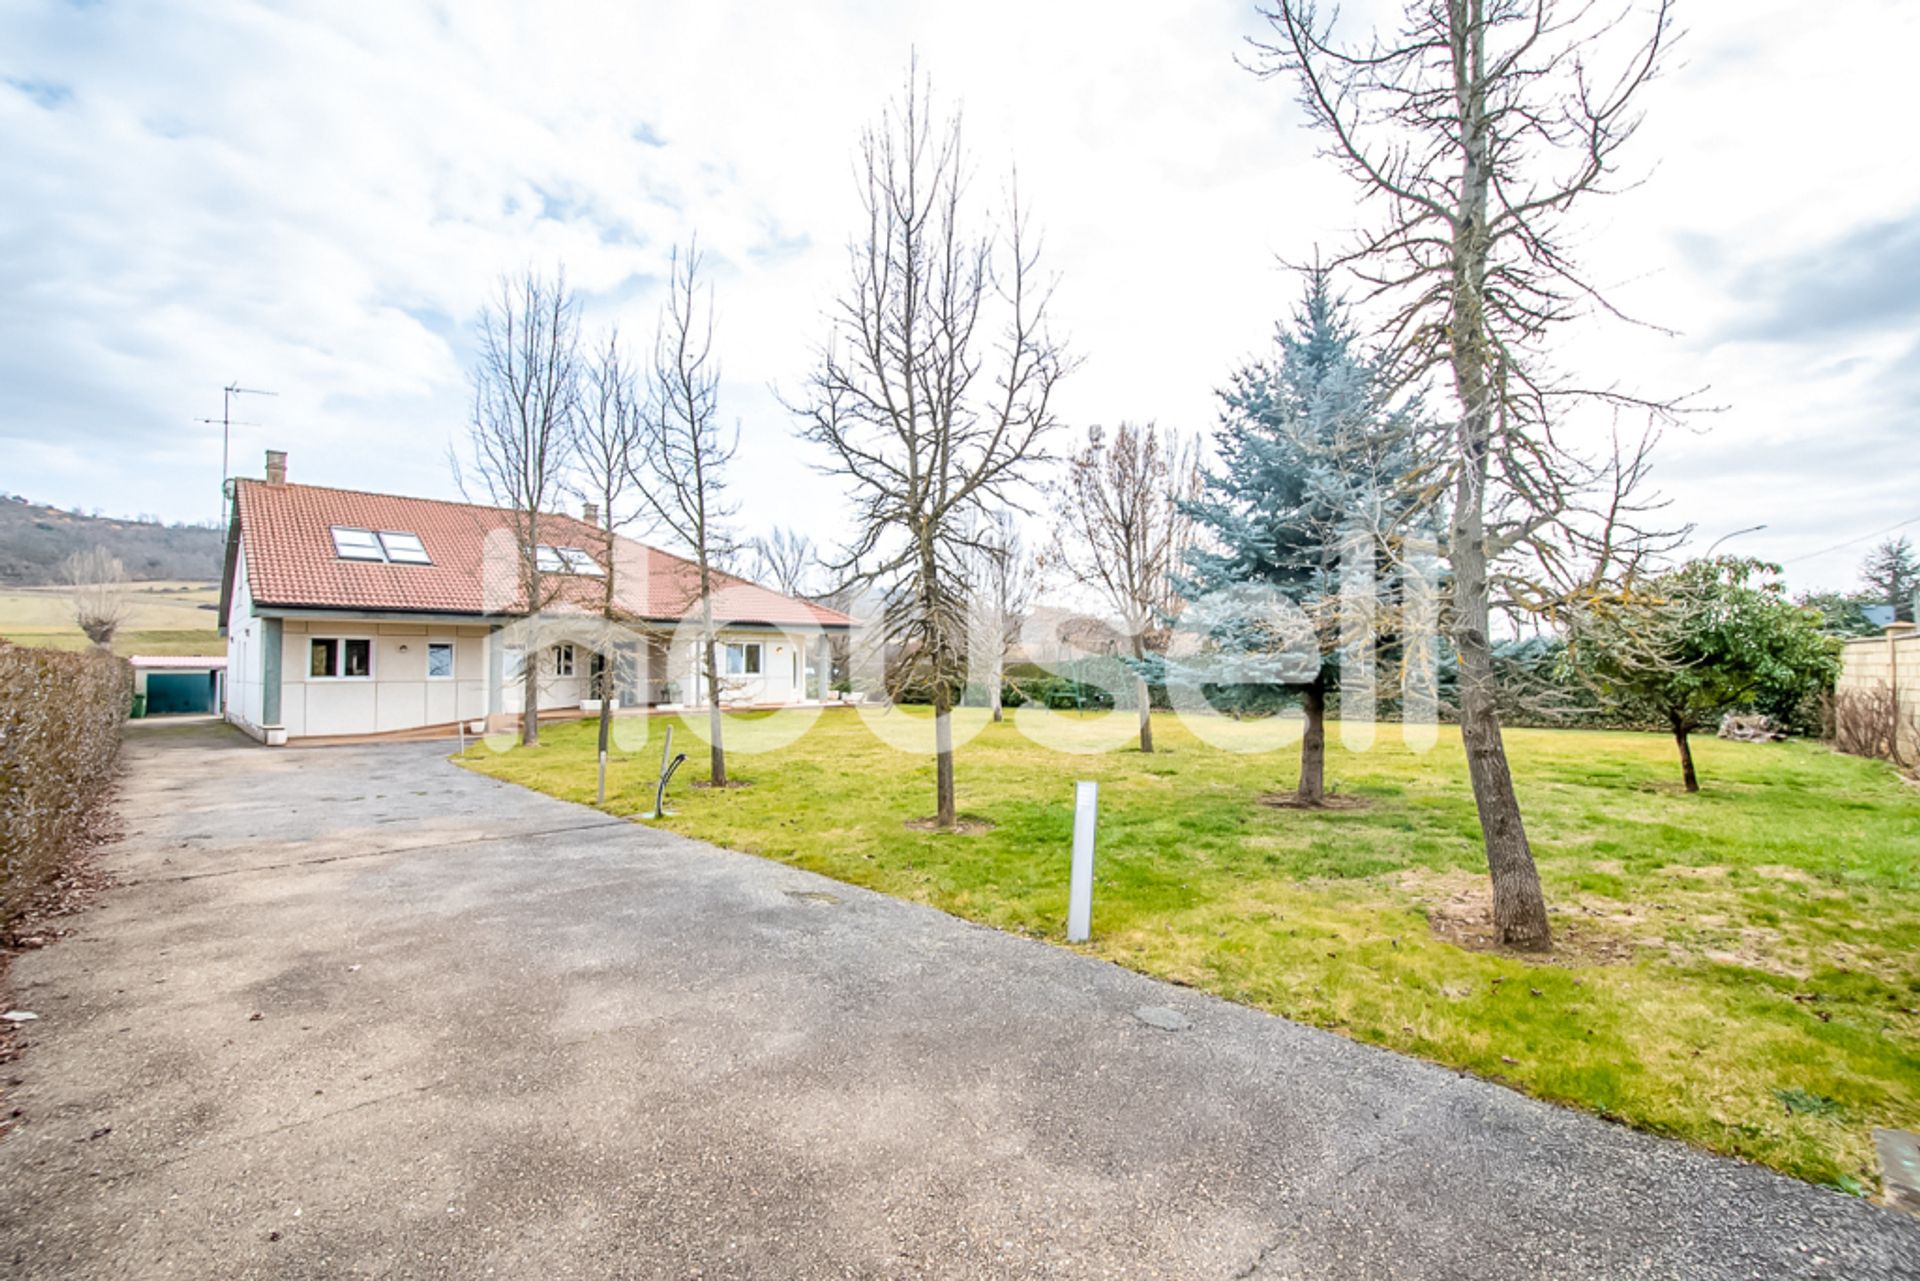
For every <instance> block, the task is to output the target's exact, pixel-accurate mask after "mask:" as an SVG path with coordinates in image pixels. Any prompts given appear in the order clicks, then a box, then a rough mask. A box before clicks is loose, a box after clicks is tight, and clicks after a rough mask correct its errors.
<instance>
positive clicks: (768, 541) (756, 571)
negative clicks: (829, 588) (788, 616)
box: [747, 526, 820, 597]
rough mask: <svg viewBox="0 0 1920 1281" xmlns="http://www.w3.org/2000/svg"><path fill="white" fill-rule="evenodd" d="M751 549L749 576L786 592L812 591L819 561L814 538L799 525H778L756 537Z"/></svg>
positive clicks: (803, 593) (799, 594)
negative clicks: (798, 526) (800, 528)
mask: <svg viewBox="0 0 1920 1281" xmlns="http://www.w3.org/2000/svg"><path fill="white" fill-rule="evenodd" d="M749 550H750V552H751V553H752V560H751V563H750V564H749V566H748V571H747V576H748V577H749V578H751V579H753V580H754V581H755V582H757V583H760V584H761V585H762V586H766V587H771V588H773V589H774V590H775V591H778V592H780V593H782V594H783V595H786V596H794V597H804V596H809V595H811V594H812V591H811V589H812V588H814V586H815V583H814V575H815V571H816V570H817V569H818V567H819V564H820V556H819V553H818V551H817V550H816V549H815V547H814V545H813V539H811V538H809V537H807V536H806V535H805V534H803V533H801V532H800V531H799V530H797V529H788V528H786V527H785V526H778V527H776V528H775V529H774V531H773V532H772V533H770V534H764V535H761V536H760V537H757V538H755V539H754V540H753V543H752V545H751V547H750V548H749Z"/></svg>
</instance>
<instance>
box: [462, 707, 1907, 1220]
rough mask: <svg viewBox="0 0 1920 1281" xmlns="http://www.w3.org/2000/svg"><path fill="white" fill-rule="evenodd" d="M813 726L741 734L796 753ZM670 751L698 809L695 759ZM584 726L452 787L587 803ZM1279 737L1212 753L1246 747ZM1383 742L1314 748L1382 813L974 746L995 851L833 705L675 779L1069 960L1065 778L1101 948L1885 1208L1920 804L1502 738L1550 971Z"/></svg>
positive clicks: (746, 726)
mask: <svg viewBox="0 0 1920 1281" xmlns="http://www.w3.org/2000/svg"><path fill="white" fill-rule="evenodd" d="M801 715H804V714H799V713H791V712H784V713H779V714H776V715H774V716H772V717H763V718H759V719H753V720H749V719H747V718H743V717H742V718H730V719H731V720H732V721H733V724H732V726H731V727H730V730H729V732H730V733H732V734H734V735H735V737H736V738H737V739H738V740H740V741H741V745H742V746H744V745H745V740H746V739H748V738H749V737H752V738H756V739H777V738H780V737H790V736H791V733H790V731H794V730H797V729H798V728H799V726H800V722H798V721H796V720H795V719H794V718H795V717H796V716H801ZM889 717H890V718H891V719H890V720H888V721H886V722H884V723H886V724H891V725H894V726H905V725H908V724H911V723H912V720H911V718H910V717H908V716H907V714H906V713H903V712H899V711H895V712H893V713H890V714H889ZM1051 723H1052V724H1053V726H1054V727H1055V729H1056V731H1058V732H1062V733H1067V734H1072V733H1074V732H1075V723H1074V721H1073V718H1071V717H1056V718H1055V719H1054V720H1053V721H1052V722H1051ZM620 724H621V729H622V733H623V736H625V737H627V738H628V739H629V743H628V747H629V749H630V755H629V754H622V755H621V756H620V758H619V759H618V760H616V762H615V765H614V768H613V775H612V777H613V784H612V786H611V787H610V796H611V799H610V801H609V803H608V806H607V808H608V809H609V810H610V811H611V812H614V813H620V814H631V813H634V812H637V811H639V810H643V809H646V808H648V806H649V805H650V804H651V800H652V778H653V775H654V773H655V770H656V768H657V763H658V753H659V738H658V734H659V733H660V731H661V729H662V728H663V727H664V725H665V724H666V722H665V721H663V720H656V721H654V722H652V723H651V725H650V726H648V725H647V723H646V722H643V721H641V720H640V719H639V718H625V719H623V720H622V721H621V723H620ZM675 726H676V727H675V737H676V740H677V742H678V743H679V744H680V745H681V746H683V747H684V748H685V750H687V751H688V753H689V756H690V758H691V759H690V761H689V765H688V767H687V769H688V770H689V771H691V773H692V775H693V778H694V779H695V780H698V779H700V778H702V777H703V776H704V774H705V760H706V753H705V748H704V745H703V744H702V743H701V742H700V741H699V740H697V739H696V738H694V736H693V733H692V731H691V728H690V727H689V726H687V725H685V724H682V723H679V722H676V723H675ZM593 728H594V727H593V726H592V725H591V724H589V723H574V724H568V725H563V726H558V727H551V728H548V729H546V730H543V732H542V737H543V740H544V741H543V742H542V744H541V745H540V746H539V747H537V748H532V749H519V748H516V749H514V750H511V751H504V752H495V751H493V750H492V749H490V748H485V747H475V748H474V749H472V751H471V752H470V753H469V759H468V762H467V763H468V764H469V765H470V766H471V767H472V768H474V769H478V770H481V771H484V772H486V773H489V774H493V775H496V776H498V777H500V778H505V779H510V780H513V781H515V782H519V783H523V784H526V785H528V786H531V787H535V788H539V789H540V790H542V791H545V792H550V793H552V794H554V795H556V796H561V797H565V798H568V799H571V800H583V801H591V800H592V797H593V772H594V771H593ZM645 728H650V729H651V731H652V733H653V734H654V735H655V737H654V738H653V740H652V742H651V743H649V744H646V745H644V746H643V745H640V744H637V743H633V742H632V741H631V740H632V738H633V736H634V735H636V734H638V733H640V732H643V729H645ZM1098 728H1099V725H1098V722H1097V721H1094V720H1093V719H1092V718H1089V721H1088V722H1087V724H1086V725H1085V727H1084V732H1085V733H1086V734H1087V735H1088V741H1087V743H1086V744H1084V745H1085V746H1089V747H1090V746H1093V745H1094V742H1093V738H1092V735H1093V734H1094V733H1095V732H1096V731H1097V730H1098ZM1274 731H1275V726H1274V723H1272V722H1268V723H1265V724H1259V723H1245V724H1235V723H1233V722H1229V721H1219V722H1214V723H1213V726H1212V730H1211V731H1210V733H1211V735H1212V736H1213V737H1215V738H1216V739H1218V738H1219V737H1221V736H1227V737H1228V738H1230V739H1233V740H1234V741H1235V742H1237V743H1240V744H1241V745H1243V746H1246V747H1253V746H1257V745H1258V744H1259V743H1260V742H1261V741H1262V739H1261V736H1263V735H1270V734H1272V733H1273V732H1274ZM1376 732H1377V738H1378V742H1377V743H1376V745H1375V746H1374V747H1373V748H1372V749H1371V750H1368V751H1365V752H1354V751H1349V750H1346V749H1344V748H1342V747H1340V746H1339V738H1340V735H1339V734H1338V732H1335V733H1333V734H1332V738H1333V739H1334V742H1333V743H1331V744H1330V745H1329V762H1328V774H1329V778H1330V779H1331V780H1332V781H1333V783H1334V785H1335V786H1336V787H1338V788H1339V790H1340V791H1342V792H1343V793H1346V794H1349V795H1351V796H1354V797H1358V798H1362V799H1364V800H1365V801H1366V802H1367V803H1368V804H1367V807H1366V808H1364V809H1361V810H1351V811H1345V812H1319V813H1302V812H1297V811H1289V810H1283V809H1275V808H1272V807H1269V806H1265V805H1262V804H1261V803H1260V797H1261V795H1262V794H1263V793H1266V792H1270V791H1274V790H1284V789H1287V788H1290V787H1291V785H1292V783H1293V779H1294V774H1295V768H1296V757H1295V754H1294V752H1295V749H1293V748H1292V747H1287V746H1281V747H1278V748H1273V749H1271V750H1267V751H1264V752H1246V751H1237V750H1225V749H1223V748H1221V747H1219V746H1209V745H1206V744H1203V743H1202V742H1200V741H1199V740H1198V739H1196V738H1195V737H1194V735H1193V734H1191V733H1190V732H1188V730H1187V729H1186V728H1184V727H1183V726H1182V725H1181V724H1180V723H1179V722H1178V721H1177V720H1174V719H1173V718H1171V717H1161V718H1158V719H1157V721H1156V727H1155V734H1156V737H1157V738H1158V740H1159V743H1160V745H1161V748H1162V750H1161V751H1159V752H1157V753H1155V754H1154V755H1152V756H1142V755H1141V754H1140V753H1139V752H1138V751H1135V750H1127V749H1120V750H1108V751H1104V752H1100V753H1097V754H1073V753H1068V752H1062V751H1057V750H1052V749H1048V748H1042V747H1040V746H1037V745H1036V744H1035V743H1033V742H1032V741H1030V740H1029V739H1028V738H1027V737H1025V736H1024V735H1022V734H1021V733H1019V732H1018V731H1017V730H1016V729H1015V727H1014V726H1013V725H1012V724H1003V725H988V726H985V727H984V728H983V729H982V730H981V732H980V733H979V735H978V736H977V737H975V738H973V739H972V740H971V741H970V742H968V743H967V744H966V745H965V746H964V747H963V748H961V750H960V753H959V760H958V766H957V770H958V778H959V790H960V805H961V809H962V810H963V811H964V812H965V813H966V814H969V815H973V816H977V817H979V818H983V819H987V820H990V821H991V823H992V824H993V825H994V826H993V827H992V828H991V829H990V830H987V831H984V832H978V833H974V834H969V835H940V834H933V833H927V832H920V831H913V830H909V829H908V828H907V827H906V826H905V823H906V822H907V821H908V820H911V819H915V818H920V817H923V816H925V815H927V814H929V813H930V812H931V810H932V790H933V782H932V780H933V765H932V761H931V759H930V758H929V757H925V756H919V755H914V754H910V753H908V752H905V751H902V750H900V749H898V748H894V747H890V746H887V745H885V744H884V743H882V742H881V741H880V739H879V738H877V737H876V736H875V734H874V733H873V732H872V731H871V730H870V729H869V728H868V727H867V726H866V725H864V724H862V723H861V721H860V719H859V718H858V717H857V716H856V715H855V714H854V713H852V712H848V711H845V710H834V711H830V712H827V713H825V714H823V715H821V716H820V717H819V720H818V723H816V724H814V725H813V726H812V727H811V728H810V729H808V730H806V732H805V733H804V734H802V735H800V736H799V737H798V738H797V740H796V741H794V742H792V743H790V744H788V745H786V746H772V745H771V744H765V745H766V746H768V750H765V751H758V752H752V753H749V752H746V751H740V750H736V751H735V752H734V753H733V755H732V756H731V758H730V768H731V770H732V772H733V773H734V775H735V776H736V777H738V778H741V779H745V780H747V781H748V782H749V783H750V786H746V787H742V788H737V789H730V790H721V791H710V790H707V789H703V788H693V787H689V786H687V785H686V782H685V781H684V778H685V776H684V775H683V776H682V779H677V780H676V781H675V785H674V789H673V793H672V798H671V802H670V803H671V805H672V806H673V807H674V808H676V809H677V810H678V813H677V814H676V815H675V816H674V817H673V818H671V819H669V820H667V821H666V825H667V826H669V827H671V828H672V829H674V830H676V831H680V832H685V833H688V834H690V835H694V836H700V837H704V838H706V839H708V840H712V841H715V842H717V843H719V844H723V845H728V846H731V847H733V848H735V849H740V850H747V851H750V852H752V853H755V854H759V855H762V856H764V857H767V858H771V859H777V860H780V861H782V862H787V863H792V864H795V865H796V866H800V867H805V868H809V869H811V870H814V871H817V872H822V873H824V874H826V875H828V876H832V877H836V878H838V879H840V880H843V881H848V882H852V883H854V884H858V885H865V886H870V887H872V888H874V889H877V890H880V891H883V892H885V893H888V894H893V895H896V896H898V897H901V898H907V899H914V900H917V901H919V902H923V903H928V904H931V905H933V906H935V907H938V908H942V909H944V910H946V911H949V912H952V913H954V914H956V915H958V916H963V917H966V918H968V919H970V920H975V921H981V922H984V923H986V924H988V925H992V926H996V927H998V928H1000V929H1005V930H1011V931H1015V932H1018V933H1023V934H1029V935H1034V936H1037V937H1040V938H1046V939H1049V940H1052V941H1054V942H1061V943H1062V944H1063V945H1064V942H1063V939H1064V921H1065V917H1066V893H1067V859H1068V853H1067V851H1068V843H1069V834H1070V831H1071V827H1072V817H1071V812H1070V811H1071V799H1072V782H1073V780H1075V779H1078V778H1091V779H1098V780H1099V781H1100V783H1101V806H1100V833H1099V855H1098V872H1097V875H1096V879H1095V886H1096V888H1095V897H1094V939H1093V942H1092V943H1091V944H1090V945H1087V947H1086V950H1088V951H1090V952H1092V953H1094V954H1096V955H1099V956H1103V957H1106V958H1108V959H1110V960H1112V961H1115V962H1117V963H1119V964H1121V965H1125V966H1128V967H1130V968H1133V969H1136V970H1139V971H1142V972H1144V973H1147V974H1153V975H1157V976H1159V977H1162V978H1166V979H1171V980H1173V981H1175V982H1179V983H1185V984H1190V985H1192V986H1195V987H1199V988H1204V989H1206V990H1208V991H1211V992H1215V993H1218V994H1219V995H1221V996H1224V997H1227V998H1229V999H1231V1000H1235V1001H1241V1002H1245V1003H1247V1004H1250V1005H1257V1006H1259V1007H1261V1008H1263V1009H1267V1010H1271V1011H1273V1012H1274V1013H1277V1014H1284V1015H1286V1016H1288V1017H1290V1018H1294V1019H1298V1020H1301V1021H1304V1022H1307V1023H1313V1024H1316V1025H1319V1026H1321V1027H1326V1028H1331V1029H1334V1030H1335V1031H1338V1032H1340V1033H1341V1034H1343V1035H1346V1036H1351V1037H1354V1038H1357V1039H1359V1040H1363V1041H1369V1042H1372V1043H1375V1044H1378V1045H1385V1046H1390V1047H1392V1048H1394V1049H1396V1050H1402V1051H1405V1052H1407V1053H1410V1054H1417V1055H1420V1056H1422V1057H1425V1058H1429V1059H1433V1060H1435V1061H1437V1062H1441V1063H1445V1064H1448V1065H1450V1066H1453V1067H1458V1068H1463V1069H1466V1070H1468V1071H1471V1072H1475V1073H1478V1074H1480V1075H1482V1076H1486V1077H1491V1078H1494V1079H1497V1080H1501V1081H1505V1082H1507V1083H1509V1084H1511V1085H1513V1086H1514V1087H1515V1088H1518V1089H1521V1090H1525V1091H1527V1092H1528V1093H1531V1094H1535V1095H1538V1096H1540V1097H1542V1098H1547V1099H1553V1100H1557V1101H1560V1102H1564V1103H1568V1104H1572V1105H1574V1106H1577V1107H1582V1108H1586V1109H1588V1110H1590V1111H1593V1112H1597V1113H1600V1114H1601V1115H1603V1116H1608V1117H1612V1118H1616V1119H1618V1120H1621V1121H1625V1122H1627V1123H1629V1124H1632V1125H1635V1126H1639V1127H1641V1128H1643V1129H1647V1130H1651V1131H1654V1132H1656V1133H1660V1134H1668V1135H1673V1136H1677V1137H1680V1138H1684V1139H1687V1140H1690V1141H1692V1142H1695V1143H1698V1144H1701V1145H1703V1146H1705V1147H1708V1148H1711V1149H1713V1150H1715V1151H1719V1152H1725V1153H1730V1154H1734V1155H1737V1156H1742V1157H1748V1158H1751V1159H1753V1160H1756V1161H1761V1162H1764V1163H1766V1164H1768V1165H1771V1166H1774V1167H1776V1168H1778V1169H1781V1170H1784V1171H1787V1172H1788V1173H1791V1174H1795V1175H1798V1176H1800V1177H1802V1178H1805V1179H1809V1180H1813V1181H1815V1182H1823V1183H1836V1184H1838V1185H1840V1186H1842V1187H1849V1188H1856V1189H1858V1188H1865V1189H1871V1188H1872V1187H1874V1186H1875V1185H1876V1184H1877V1181H1878V1176H1877V1172H1876V1167H1875V1163H1874V1157H1873V1148H1872V1131H1873V1129H1874V1128H1875V1127H1876V1126H1893V1127H1898V1128H1906V1129H1913V1128H1920V790H1916V789H1914V788H1913V787H1911V786H1909V785H1908V784H1905V783H1902V782H1901V781H1900V780H1899V779H1898V778H1896V777H1895V775H1894V774H1893V772H1892V771H1891V770H1890V769H1889V768H1888V767H1886V766H1884V765H1881V764H1878V763H1875V762H1870V761H1865V760H1857V759H1854V758H1851V757H1844V756H1836V755H1834V754H1833V753H1831V752H1829V751H1827V750H1826V749H1825V748H1823V747H1820V746H1817V745H1815V744H1811V743H1798V742H1796V743H1787V744H1779V745H1771V746H1752V745H1745V744H1734V743H1722V742H1719V741H1717V740H1712V739H1708V740H1706V741H1702V742H1700V743H1699V744H1698V745H1697V747H1696V752H1697V755H1698V759H1699V763H1700V768H1701V774H1702V780H1703V785H1704V787H1705V791H1704V792H1703V793H1702V794H1700V795H1698V796H1691V797H1690V796H1687V795H1685V794H1684V793H1683V792H1682V791H1681V790H1680V788H1679V771H1678V769H1677V767H1676V765H1675V761H1674V754H1673V746H1672V743H1671V742H1670V741H1668V740H1667V739H1665V738H1663V737H1658V736H1651V735H1637V734H1617V733H1581V732H1564V731H1540V730H1518V731H1510V732H1509V735H1508V744H1509V747H1510V751H1511V755H1512V758H1513V765H1514V770H1515V773H1516V775H1517V777H1518V780H1519V788H1520V793H1521V802H1522V805H1523V806H1524V808H1525V810H1526V814H1527V818H1528V822H1529V827H1530V831H1531V834H1532V836H1533V839H1534V842H1535V848H1536V851H1537V854H1538V857H1539V862H1540V872H1541V877H1542V879H1543V881H1544V882H1545V885H1546V892H1547V897H1548V901H1549V904H1550V906H1551V908H1552V911H1553V919H1554V927H1555V931H1556V936H1557V941H1558V949H1557V953H1556V955H1555V957H1554V958H1553V959H1552V960H1551V961H1550V962H1546V963H1540V962H1534V961H1528V960H1524V959H1520V958H1516V957H1513V956H1508V955H1501V954H1497V953H1493V952H1489V951H1486V950H1484V945H1483V944H1482V943H1480V942H1479V941H1478V940H1479V939H1480V937H1481V936H1482V934H1483V932H1484V929H1485V916H1486V906H1487V903H1486V899H1487V893H1486V888H1485V869H1484V863H1483V861H1482V855H1481V850H1480V845H1479V833H1478V828H1477V825H1476V821H1475V817H1474V808H1473V800H1472V796H1471V794H1470V793H1469V791H1468V789H1467V785H1466V769H1465V764H1464V761H1463V759H1462V756H1461V752H1460V745H1459V739H1458V736H1457V735H1456V734H1455V733H1454V732H1453V731H1452V730H1451V729H1448V728H1443V729H1442V730H1441V731H1440V738H1439V743H1438V745H1437V746H1435V747H1434V748H1433V749H1432V750H1430V751H1427V752H1424V753H1419V752H1414V751H1411V750H1409V748H1408V747H1407V746H1406V745H1405V744H1404V743H1403V741H1402V738H1401V735H1400V731H1399V727H1397V726H1393V725H1381V726H1378V727H1377V731H1376Z"/></svg>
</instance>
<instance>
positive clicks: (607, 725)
mask: <svg viewBox="0 0 1920 1281" xmlns="http://www.w3.org/2000/svg"><path fill="white" fill-rule="evenodd" d="M641 408H642V405H641V400H640V393H639V389H638V388H637V387H636V386H635V383H634V373H633V369H632V368H631V366H630V365H629V364H628V362H627V357H626V352H625V350H624V349H623V348H622V347H621V345H620V331H619V330H618V329H617V328H614V329H609V330H608V331H607V334H606V341H605V344H604V345H602V346H599V347H597V348H596V349H595V350H594V352H593V354H592V355H591V356H590V357H588V359H587V361H586V371H585V377H584V380H583V386H582V390H581V400H580V410H579V412H578V413H577V414H576V415H575V416H574V423H573V454H574V457H575V458H576V459H577V460H578V465H579V472H580V476H579V480H580V485H579V488H580V492H581V494H582V495H583V497H584V498H585V499H586V501H587V503H588V504H589V511H588V518H589V519H588V523H590V524H596V525H597V532H598V533H599V534H601V536H602V537H601V540H600V546H599V548H598V551H599V553H600V557H599V559H600V564H601V568H602V572H603V575H604V576H603V578H602V579H601V583H600V588H601V595H600V616H601V617H602V618H603V619H605V620H606V621H608V622H612V621H613V616H614V601H615V600H616V599H617V591H618V584H617V579H618V576H619V572H620V565H619V557H618V556H616V555H615V549H616V546H617V544H616V542H615V539H616V538H617V536H618V534H619V532H620V530H621V529H622V528H624V527H625V526H627V525H629V524H631V523H632V522H633V520H634V519H635V515H636V513H635V512H634V510H633V507H632V504H631V503H630V502H629V501H628V494H629V492H630V491H631V489H632V488H633V467H634V461H635V457H636V455H638V454H639V452H640V450H641V448H642V446H643V444H644V441H643V437H642V428H641ZM610 631H611V629H609V633H610ZM597 661H598V663H599V670H598V671H597V672H595V673H594V682H593V696H594V697H595V698H597V699H599V700H600V757H599V763H600V772H599V783H598V787H597V792H596V795H597V798H598V800H599V801H600V802H602V803H604V802H605V801H606V799H607V743H608V740H609V739H610V738H611V737H612V731H613V700H614V697H615V695H616V694H617V693H618V692H619V679H618V673H617V671H616V668H615V664H616V661H617V655H616V654H614V653H613V652H607V653H603V654H600V655H598V656H597Z"/></svg>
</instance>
